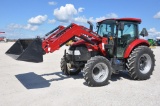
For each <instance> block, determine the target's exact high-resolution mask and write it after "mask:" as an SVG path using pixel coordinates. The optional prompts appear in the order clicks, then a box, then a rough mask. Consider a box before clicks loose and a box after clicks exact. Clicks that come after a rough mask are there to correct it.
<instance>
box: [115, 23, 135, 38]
mask: <svg viewBox="0 0 160 106" xmlns="http://www.w3.org/2000/svg"><path fill="white" fill-rule="evenodd" d="M135 35H136V24H133V23H130V22H127V23H125V24H124V30H123V31H118V38H123V37H124V36H125V37H127V38H130V39H132V38H134V37H135ZM128 40H129V39H128Z"/></svg>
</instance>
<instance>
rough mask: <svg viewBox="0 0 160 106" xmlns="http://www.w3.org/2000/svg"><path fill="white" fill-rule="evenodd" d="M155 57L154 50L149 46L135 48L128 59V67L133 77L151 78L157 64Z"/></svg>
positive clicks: (139, 78) (137, 78)
mask: <svg viewBox="0 0 160 106" xmlns="http://www.w3.org/2000/svg"><path fill="white" fill-rule="evenodd" d="M154 57H155V56H154V54H153V51H152V50H151V49H150V48H149V47H147V46H139V47H137V48H135V49H134V50H133V51H132V53H131V54H130V56H129V58H128V59H127V68H128V72H129V75H130V76H131V78H133V79H136V80H146V79H149V78H150V76H151V75H152V72H153V70H154V66H155V58H154Z"/></svg>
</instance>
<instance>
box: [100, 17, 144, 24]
mask: <svg viewBox="0 0 160 106" xmlns="http://www.w3.org/2000/svg"><path fill="white" fill-rule="evenodd" d="M105 20H115V21H134V22H138V23H141V22H142V21H141V19H140V18H108V19H104V20H101V21H99V22H98V23H100V22H103V21H105Z"/></svg>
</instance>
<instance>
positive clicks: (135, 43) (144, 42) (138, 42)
mask: <svg viewBox="0 0 160 106" xmlns="http://www.w3.org/2000/svg"><path fill="white" fill-rule="evenodd" d="M139 45H146V46H149V43H148V41H147V40H144V39H136V40H134V41H133V42H132V43H130V44H129V46H128V48H127V49H126V51H125V52H124V55H123V57H124V58H128V56H129V55H130V53H131V51H132V50H133V49H134V48H135V47H136V46H139Z"/></svg>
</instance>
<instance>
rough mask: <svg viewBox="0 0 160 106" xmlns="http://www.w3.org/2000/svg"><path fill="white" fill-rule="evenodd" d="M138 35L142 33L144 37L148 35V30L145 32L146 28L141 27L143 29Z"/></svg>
mask: <svg viewBox="0 0 160 106" xmlns="http://www.w3.org/2000/svg"><path fill="white" fill-rule="evenodd" d="M140 35H142V36H143V37H144V36H148V32H147V30H146V28H143V29H142V31H141V33H140Z"/></svg>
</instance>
